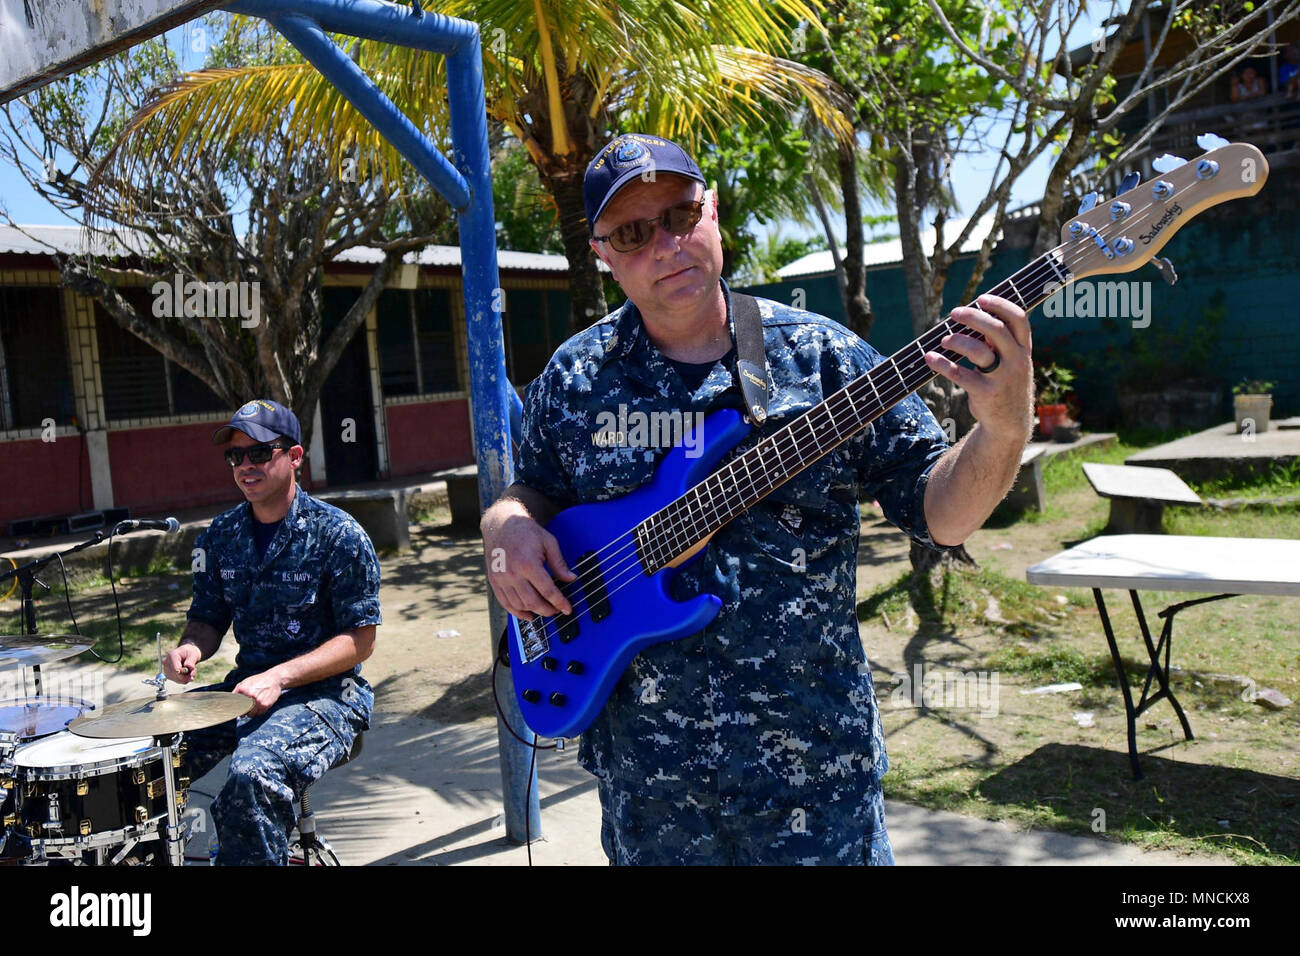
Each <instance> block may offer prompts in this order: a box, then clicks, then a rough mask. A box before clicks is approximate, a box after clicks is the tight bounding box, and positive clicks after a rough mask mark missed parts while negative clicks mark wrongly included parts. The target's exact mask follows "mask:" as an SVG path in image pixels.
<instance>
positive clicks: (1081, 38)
mask: <svg viewBox="0 0 1300 956" xmlns="http://www.w3.org/2000/svg"><path fill="white" fill-rule="evenodd" d="M1094 6H1095V7H1097V9H1098V12H1100V11H1101V10H1104V9H1105V8H1106V7H1108V6H1109V4H1100V5H1097V4H1094ZM1095 22H1097V21H1096V20H1095V19H1091V18H1087V17H1085V18H1084V19H1083V20H1082V21H1081V23H1080V25H1079V26H1078V27H1076V28H1075V31H1074V32H1073V33H1072V34H1071V35H1070V39H1069V46H1070V47H1071V48H1074V47H1077V46H1081V45H1083V44H1085V43H1087V42H1088V41H1089V39H1090V37H1091V35H1092V33H1093V29H1094V23H1095ZM198 29H200V27H199V25H198V24H187V25H186V26H185V27H181V28H177V29H175V30H172V31H171V32H170V33H168V34H167V38H168V40H169V42H171V44H172V46H173V49H176V50H178V51H181V53H182V56H183V62H184V65H185V66H186V67H196V66H198V65H199V62H200V61H201V59H202V54H201V53H200V52H197V51H196V50H195V49H194V48H195V47H201V46H202V42H201V37H199V36H198V34H197V32H196V31H197V30H198ZM1005 131H1006V127H1005V125H1000V126H995V127H994V129H993V131H992V133H991V135H990V141H991V142H1001V137H1003V136H1005V134H1006V133H1005ZM1051 161H1052V156H1051V153H1050V151H1048V152H1047V153H1045V154H1044V155H1043V156H1041V157H1040V158H1039V159H1038V160H1037V161H1036V162H1035V163H1034V164H1033V165H1032V166H1030V167H1029V169H1028V170H1026V171H1025V173H1023V174H1022V175H1021V176H1020V178H1019V179H1018V180H1017V182H1016V184H1015V186H1014V188H1013V190H1012V200H1011V203H1010V205H1009V207H1008V208H1011V209H1014V208H1016V207H1017V206H1021V205H1024V204H1026V203H1031V202H1035V201H1037V200H1038V199H1040V198H1042V191H1043V185H1044V184H1045V183H1046V181H1047V175H1048V172H1049V170H1050V167H1051ZM995 162H996V155H995V154H994V153H992V152H985V153H981V154H977V155H963V156H959V157H957V158H956V160H955V161H954V163H953V169H952V184H953V190H954V193H955V195H956V197H957V202H958V206H959V212H958V213H957V215H958V216H960V215H964V214H966V213H967V212H969V211H970V210H972V209H973V208H974V207H975V205H976V204H977V203H978V202H979V200H980V198H981V197H982V196H983V195H984V194H985V193H986V192H987V191H988V189H989V186H990V179H989V176H990V173H991V171H992V169H993V166H994V164H995ZM0 206H2V207H3V208H4V209H6V210H7V211H8V212H9V214H10V215H11V216H13V218H14V219H15V220H16V221H17V222H20V223H24V224H64V223H67V222H68V220H67V219H66V218H65V217H64V216H63V215H62V214H61V213H59V212H58V211H57V210H56V209H54V207H53V206H51V205H49V204H48V203H47V202H45V200H43V199H42V198H41V197H40V196H38V195H37V194H36V193H35V191H33V190H32V189H31V188H30V187H29V186H28V185H27V182H26V180H24V179H23V178H22V176H21V174H20V173H19V172H18V171H17V170H16V169H12V168H10V167H8V166H5V167H4V168H2V169H0ZM865 211H866V212H867V213H868V214H878V213H882V212H883V213H892V212H893V209H892V208H888V207H882V206H874V205H872V204H870V203H868V204H866V210H865ZM772 229H773V230H776V231H780V232H782V233H784V234H786V235H796V236H800V235H809V234H812V233H813V232H814V230H811V229H807V228H805V227H802V226H799V225H797V224H794V223H790V222H777V223H774V224H773V226H772ZM886 231H888V230H886ZM839 232H840V235H841V236H842V235H843V232H842V228H841V230H839Z"/></svg>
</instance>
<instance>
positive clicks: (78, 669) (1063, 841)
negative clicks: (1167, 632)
mask: <svg viewBox="0 0 1300 956" xmlns="http://www.w3.org/2000/svg"><path fill="white" fill-rule="evenodd" d="M224 652H225V648H223V654H224ZM45 676H46V678H47V680H48V681H50V682H51V683H54V682H56V681H57V682H59V683H61V684H62V685H63V686H67V685H69V684H72V685H74V687H75V685H76V684H77V683H79V684H80V686H82V687H83V688H87V689H89V688H95V689H97V690H100V691H101V692H102V701H103V703H106V704H107V703H115V702H117V701H119V700H127V699H133V698H136V697H143V696H145V695H146V694H147V693H148V692H149V690H148V688H146V687H145V686H143V685H142V684H140V682H139V680H140V679H139V677H138V676H137V675H131V674H124V673H122V672H121V671H120V670H118V669H116V668H112V667H109V666H108V665H104V664H60V665H55V666H52V667H49V668H46V669H45ZM172 689H173V690H178V688H176V687H175V686H174V685H172ZM82 695H83V696H91V692H90V691H89V690H86V691H84V692H83V694H82ZM538 770H539V774H540V778H539V779H540V790H541V802H542V825H543V828H544V833H543V839H542V840H540V841H536V842H534V844H533V846H532V858H533V863H534V864H536V865H551V866H573V865H584V866H588V865H597V866H603V865H605V862H606V861H605V856H604V854H603V853H602V852H601V849H600V805H599V801H598V799H597V796H596V785H595V781H594V780H593V779H592V777H591V776H590V775H589V774H587V773H586V771H584V770H583V769H582V768H581V767H579V766H578V765H577V760H576V753H575V750H574V749H573V748H570V749H569V750H567V751H564V752H557V751H541V752H539V754H538ZM225 772H226V764H225V762H224V761H223V762H222V763H221V764H220V765H218V766H217V767H216V768H215V769H214V770H213V771H212V772H211V773H209V774H208V775H207V776H205V777H203V778H201V779H199V780H197V781H194V782H192V784H191V787H190V802H189V807H188V808H187V810H186V814H187V815H192V814H196V813H197V811H199V810H201V811H203V812H204V815H203V816H202V817H201V819H204V820H205V821H206V820H207V817H206V810H207V807H208V805H209V804H210V803H211V800H212V797H213V796H214V795H215V794H216V793H217V791H218V790H219V789H220V787H221V784H222V781H223V780H224V779H225ZM312 806H313V810H314V811H315V813H316V817H317V822H318V827H319V832H320V834H321V835H322V836H324V837H325V838H326V839H327V840H328V841H329V842H330V843H331V844H332V845H333V846H334V849H335V851H336V852H337V853H338V855H339V857H340V858H341V859H342V861H343V862H344V863H345V864H346V865H362V864H365V865H381V866H394V865H396V866H410V865H424V866H430V865H432V866H448V865H470V864H472V865H488V866H523V865H527V863H528V853H527V849H526V848H525V847H523V846H516V845H513V844H511V843H509V842H508V841H507V840H506V837H505V824H504V820H503V817H502V806H501V776H500V769H499V764H498V762H497V749H496V724H495V721H493V720H491V719H483V718H480V719H478V720H474V721H470V722H467V723H462V724H454V725H442V724H438V723H435V722H433V721H430V720H426V719H424V718H421V717H416V716H410V715H397V714H391V715H386V714H383V713H377V714H376V715H375V719H374V721H373V726H372V728H371V729H370V730H369V731H368V732H367V733H366V737H365V745H364V748H363V750H362V753H361V754H360V756H358V757H357V758H356V759H355V760H353V761H351V762H350V763H348V764H346V765H345V766H342V767H339V768H337V769H335V770H332V771H330V772H329V773H327V774H326V775H325V777H324V779H322V780H321V781H320V782H319V783H317V784H316V785H315V786H313V788H312ZM886 814H887V819H888V823H889V832H890V837H891V839H892V841H893V845H894V853H895V857H896V858H897V861H898V863H900V864H905V865H920V866H954V865H987V864H993V865H1110V866H1135V865H1138V866H1168V865H1188V864H1195V865H1204V864H1211V865H1215V864H1218V865H1226V864H1224V861H1223V859H1222V858H1221V857H1211V856H1184V855H1181V854H1176V853H1171V852H1166V851H1144V850H1140V849H1138V848H1136V847H1133V846H1131V845H1128V844H1121V843H1112V842H1108V841H1105V840H1100V839H1091V838H1088V837H1076V836H1068V835H1064V834H1059V833H1053V832H1049V831H1035V830H1019V829H1016V828H1014V827H1011V826H1008V825H1007V824H1004V823H994V822H989V821H985V820H979V819H975V818H973V817H967V816H962V815H960V814H955V813H946V812H942V811H935V810H927V809H923V808H920V807H915V806H910V805H908V804H903V803H897V802H894V801H887V806H886ZM207 845H208V837H207V834H206V833H201V834H197V835H196V836H195V837H194V838H193V839H192V840H191V842H190V845H189V847H187V850H186V855H187V856H188V857H190V858H192V859H194V860H200V861H201V860H206V857H207Z"/></svg>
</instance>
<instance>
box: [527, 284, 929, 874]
mask: <svg viewBox="0 0 1300 956" xmlns="http://www.w3.org/2000/svg"><path fill="white" fill-rule="evenodd" d="M723 289H724V292H725V293H726V295H727V303H728V312H729V321H730V302H731V299H730V292H729V290H727V289H726V284H725V283H723ZM758 304H759V310H760V314H761V316H762V321H763V334H764V345H765V348H766V352H767V360H768V364H769V367H770V369H771V374H772V379H773V384H774V389H773V394H772V395H771V396H770V397H769V403H768V412H769V420H768V423H767V424H766V425H765V426H764V428H763V429H761V430H756V432H755V433H754V434H751V435H750V436H748V437H747V438H746V439H745V441H744V442H742V444H741V445H740V446H739V448H740V450H744V449H746V448H749V447H751V446H752V445H753V444H754V443H755V442H756V441H758V440H759V439H760V438H761V437H762V435H763V434H765V433H767V432H770V431H772V430H774V429H776V428H779V427H780V426H781V425H782V424H784V423H785V422H786V421H788V420H790V419H791V418H792V417H795V416H797V415H798V414H800V413H802V412H803V411H805V410H806V409H808V408H810V407H812V406H813V405H815V404H817V403H818V402H820V401H821V400H822V399H823V398H824V397H826V396H827V395H829V394H831V393H833V392H835V391H837V390H838V389H840V388H842V387H843V386H845V385H847V384H848V383H849V382H851V381H853V380H854V379H856V378H858V377H859V376H861V375H863V374H864V373H865V372H867V371H868V370H869V369H870V368H871V367H873V366H874V365H876V364H877V363H878V362H880V361H881V356H880V354H879V353H878V352H876V351H875V350H874V349H872V348H871V347H870V346H869V345H867V344H866V343H865V342H863V341H862V340H861V339H859V338H858V337H857V336H855V335H854V334H853V333H851V332H850V331H848V330H847V329H845V328H844V327H843V326H841V325H839V324H838V323H836V322H833V321H831V320H830V319H827V318H825V317H823V316H819V315H815V314H812V313H808V312H804V311H801V310H798V309H794V308H790V307H788V306H785V305H783V304H781V303H778V302H772V301H769V300H765V299H759V300H758ZM734 338H735V336H734V330H733V335H732V339H733V342H734ZM733 381H734V380H733V374H732V369H731V368H729V367H728V366H727V365H726V364H724V363H719V364H718V365H717V366H716V367H715V368H714V369H713V371H712V372H711V373H710V374H709V375H708V376H707V377H706V378H705V379H704V381H703V383H702V384H701V386H700V388H699V389H698V390H697V391H696V392H695V393H694V394H690V393H689V392H688V391H687V388H686V386H685V385H684V384H683V382H682V379H681V377H680V376H679V375H678V374H677V372H676V371H675V370H674V369H673V368H672V366H671V365H670V364H669V363H668V361H667V360H666V359H665V358H664V356H663V355H662V354H661V353H660V352H659V350H658V349H657V348H655V346H654V344H653V343H652V342H651V341H650V339H649V337H648V336H647V335H646V333H645V330H644V327H643V326H642V324H641V318H640V314H639V312H638V311H637V309H636V307H635V306H634V305H632V304H631V303H630V302H629V303H627V304H625V305H624V306H623V307H622V308H621V309H619V310H617V311H615V312H613V313H611V314H610V315H608V316H606V317H605V318H604V319H602V320H601V321H599V322H597V323H596V324H595V325H593V326H592V327H591V328H589V329H586V330H585V331H583V332H580V333H579V334H577V335H576V336H574V337H573V338H571V339H569V340H568V341H567V342H565V343H564V344H563V345H562V346H561V347H560V348H559V349H558V350H557V351H556V353H555V355H554V356H553V357H552V359H551V361H550V363H549V364H548V365H547V366H546V368H545V369H544V370H543V372H542V373H541V375H539V376H538V378H537V379H536V380H535V381H534V382H533V383H532V384H531V386H530V387H529V390H528V393H527V400H526V407H525V413H524V432H523V436H522V440H521V444H520V448H519V459H518V465H517V472H516V480H517V481H519V482H520V483H522V484H524V485H526V486H528V487H530V488H532V489H534V490H536V491H539V492H541V493H542V494H544V495H546V496H547V497H549V498H550V499H552V500H553V501H554V502H555V503H556V504H557V505H559V506H561V507H568V506H571V505H574V504H579V503H586V502H592V501H602V500H607V499H611V498H615V497H619V496H621V495H624V494H627V493H628V492H630V491H633V490H634V489H636V488H637V487H639V486H640V485H642V484H644V483H645V482H646V481H648V480H649V479H650V477H651V476H652V474H653V472H654V469H655V466H656V464H657V462H658V461H659V459H660V458H661V457H662V454H663V450H662V449H646V448H644V447H640V448H637V447H629V446H626V445H622V446H620V445H611V444H610V443H609V442H608V441H600V440H597V439H593V437H592V436H593V433H596V432H598V431H599V430H600V429H599V427H598V425H597V416H598V415H600V414H601V413H602V412H605V413H609V412H610V411H616V410H617V409H618V408H619V406H620V405H621V404H626V406H627V410H628V413H629V414H631V413H632V412H636V411H640V412H646V413H654V412H659V413H663V412H671V411H674V410H678V411H686V412H691V413H694V412H697V411H704V412H707V411H711V410H714V409H716V408H719V407H723V406H731V407H737V408H739V407H742V406H741V404H740V398H739V394H740V393H739V389H738V388H736V387H735V386H734V384H733ZM606 421H608V417H607V418H606ZM708 438H709V436H708V434H707V429H706V433H705V435H704V439H705V440H706V441H707V440H708ZM947 447H948V444H947V442H946V441H945V439H944V435H943V432H942V431H941V430H940V428H939V425H938V423H937V422H936V421H935V419H934V416H933V415H932V414H931V413H930V411H929V410H928V409H927V408H926V406H925V404H924V403H923V402H922V401H921V400H920V399H919V398H918V397H916V396H915V395H913V396H910V397H909V398H907V399H905V400H904V401H903V402H901V403H899V404H898V405H896V406H894V408H893V409H891V410H890V411H889V412H888V413H886V414H885V415H884V416H882V417H881V418H879V419H877V420H876V421H875V422H874V423H873V424H872V425H871V426H870V427H869V428H868V429H866V430H864V431H862V432H860V433H859V434H858V435H857V436H855V437H854V438H853V439H851V440H850V441H848V442H847V443H845V444H844V445H841V446H840V447H839V448H838V449H836V450H835V451H834V452H832V453H830V454H829V455H828V456H826V457H825V458H823V459H821V460H820V461H818V462H817V463H816V464H814V465H812V466H810V467H809V468H808V469H807V470H805V471H804V472H802V473H801V474H800V475H799V476H798V477H796V478H794V479H792V480H791V481H789V482H787V483H786V484H785V485H783V486H782V487H780V488H778V489H777V490H776V491H774V492H773V493H772V494H771V495H770V496H768V497H767V498H766V499H764V500H763V501H761V502H759V503H758V504H757V505H756V506H754V507H753V508H751V509H749V510H748V511H746V512H745V513H744V514H742V515H741V516H740V517H738V518H737V519H735V520H733V521H732V522H731V523H730V524H729V525H728V526H726V527H725V528H723V529H722V530H721V531H720V532H718V534H716V535H715V536H714V537H713V539H712V540H711V541H710V543H709V546H708V547H707V548H706V549H705V550H704V552H703V556H702V557H701V558H700V560H698V561H696V562H695V563H694V564H691V565H689V566H688V567H686V568H685V569H684V570H683V571H682V573H681V574H680V575H679V576H678V578H677V579H676V581H675V582H674V586H675V593H674V595H673V596H674V597H677V598H678V599H682V598H686V597H689V596H691V595H694V594H698V593H701V592H703V591H708V592H711V593H713V594H715V595H717V596H718V597H719V598H721V599H722V602H723V604H722V610H721V612H720V613H719V614H718V616H717V617H716V618H715V619H714V621H713V622H712V623H711V624H710V625H709V626H708V627H707V628H706V629H705V630H704V631H702V632H700V633H699V634H696V635H693V636H691V637H688V638H684V639H681V640H677V641H669V642H666V643H662V644H657V645H654V646H652V647H650V648H648V649H646V650H644V651H642V652H641V654H640V655H638V656H637V657H636V658H635V659H634V660H633V662H632V664H631V665H630V667H629V668H628V670H627V672H626V673H625V674H624V675H623V677H622V678H621V680H620V681H619V682H618V684H617V685H616V686H615V688H614V691H613V693H612V695H611V696H610V698H609V701H608V703H607V704H606V706H605V708H604V709H603V710H602V711H601V713H600V715H599V716H598V717H597V719H596V720H595V722H594V723H593V724H592V725H591V726H590V728H588V730H587V731H586V732H585V733H584V734H583V735H582V741H581V746H580V748H579V760H580V762H581V764H582V765H583V766H584V767H585V768H586V769H587V770H589V771H590V772H591V773H593V774H595V776H596V777H597V778H598V780H599V790H600V796H601V807H602V812H603V821H602V835H601V836H602V844H603V846H604V849H605V852H606V855H607V856H608V857H609V858H610V861H611V862H619V863H622V862H634V863H678V862H691V861H697V862H731V863H741V862H772V863H816V862H828V863H830V862H839V863H858V864H861V863H892V862H893V856H892V851H891V848H890V845H889V840H888V835H887V833H886V831H885V827H884V813H883V806H882V798H881V787H880V778H881V776H882V775H883V774H884V773H885V771H886V770H887V769H888V761H887V758H886V756H885V745H884V738H883V734H882V731H881V725H880V717H879V713H878V711H877V705H876V700H875V692H874V688H873V683H872V679H871V671H870V668H869V666H868V664H867V661H866V657H865V655H864V653H863V649H862V643H861V640H860V638H859V635H858V624H857V617H856V613H855V604H856V571H857V560H856V559H857V546H858V537H859V530H860V515H859V510H858V501H859V498H860V497H865V498H866V499H867V500H871V499H875V500H877V501H878V502H879V504H880V506H881V508H882V509H883V511H884V514H885V516H886V517H887V518H888V519H889V520H890V521H891V522H893V523H894V524H895V525H897V526H898V527H899V528H901V529H902V530H903V531H904V532H906V533H908V534H909V535H911V536H912V537H913V538H914V539H916V540H918V541H920V542H922V543H924V544H926V545H928V546H930V547H937V546H936V545H935V544H934V542H933V541H932V540H931V539H930V536H929V532H928V529H927V526H926V521H925V514H924V508H923V500H924V495H925V488H926V484H927V482H928V480H929V476H930V469H931V468H932V466H933V465H934V463H935V462H936V461H937V460H938V458H939V457H940V456H941V455H942V454H943V452H944V451H945V450H946V449H947Z"/></svg>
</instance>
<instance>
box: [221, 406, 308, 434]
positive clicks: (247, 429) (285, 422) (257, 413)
mask: <svg viewBox="0 0 1300 956" xmlns="http://www.w3.org/2000/svg"><path fill="white" fill-rule="evenodd" d="M237 431H240V432H243V433H244V434H245V435H247V436H248V437H249V438H255V439H257V440H258V441H275V440H276V439H277V438H279V437H280V436H281V435H283V436H285V437H286V438H292V439H293V442H294V444H295V445H301V444H302V429H301V428H299V427H298V416H297V415H295V414H294V413H293V412H291V411H289V409H287V408H285V407H284V406H283V405H281V404H280V403H279V402H273V401H271V400H270V399H269V398H255V399H253V400H252V401H251V402H249V403H248V404H247V405H245V406H244V407H243V408H241V409H240V410H239V411H237V412H235V414H234V415H233V416H231V419H230V424H228V425H222V426H221V427H220V428H218V429H217V430H216V431H215V432H214V433H213V435H212V444H214V445H224V444H225V443H226V442H228V441H230V437H231V435H233V434H234V433H235V432H237Z"/></svg>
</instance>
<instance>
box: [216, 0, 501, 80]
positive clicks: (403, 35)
mask: <svg viewBox="0 0 1300 956" xmlns="http://www.w3.org/2000/svg"><path fill="white" fill-rule="evenodd" d="M225 9H226V10H228V11H230V12H231V13H243V14H245V15H247V16H250V17H263V18H265V19H267V20H273V19H275V18H276V17H278V16H283V15H285V14H291V13H292V14H298V15H299V16H304V17H309V18H310V19H312V20H315V21H316V22H317V23H319V24H320V25H321V26H322V27H324V28H325V29H326V30H329V31H330V32H331V33H345V34H347V35H348V36H354V37H363V38H365V39H367V40H382V41H383V42H384V43H392V44H395V45H397V46H404V47H410V48H411V49H415V50H428V51H429V52H430V53H443V54H452V53H455V52H456V51H457V50H461V49H464V47H465V45H466V44H468V43H470V42H471V40H475V41H476V40H477V37H478V24H477V23H470V22H469V21H468V20H458V19H456V18H455V17H448V16H444V15H443V14H441V13H429V12H426V11H421V13H420V14H419V15H418V16H417V15H416V14H415V12H414V11H413V10H412V9H411V8H410V7H409V6H398V5H397V4H395V3H383V2H381V0H235V2H234V3H230V4H228V5H226V7H225ZM480 72H481V70H480Z"/></svg>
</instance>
